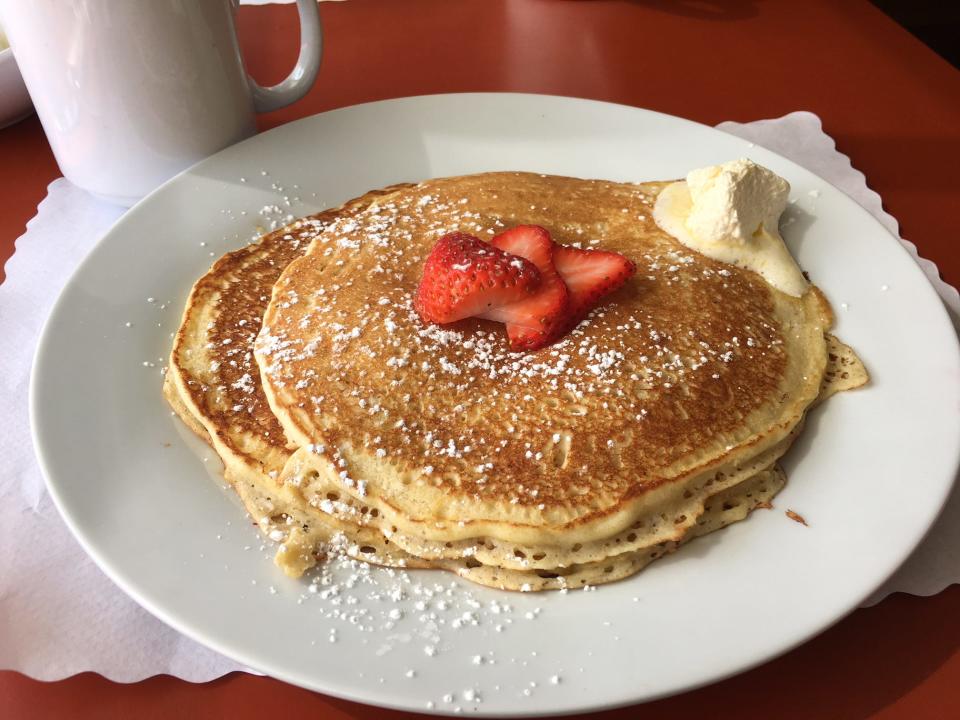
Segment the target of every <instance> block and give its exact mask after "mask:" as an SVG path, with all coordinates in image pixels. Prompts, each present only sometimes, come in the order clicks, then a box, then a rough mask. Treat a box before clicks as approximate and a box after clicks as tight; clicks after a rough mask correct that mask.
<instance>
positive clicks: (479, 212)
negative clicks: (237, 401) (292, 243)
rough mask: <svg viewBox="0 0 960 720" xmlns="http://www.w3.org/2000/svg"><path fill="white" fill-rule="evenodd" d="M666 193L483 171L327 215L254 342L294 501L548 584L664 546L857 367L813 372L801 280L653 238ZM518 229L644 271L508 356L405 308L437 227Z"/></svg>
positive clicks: (284, 279) (826, 322) (484, 330)
mask: <svg viewBox="0 0 960 720" xmlns="http://www.w3.org/2000/svg"><path fill="white" fill-rule="evenodd" d="M661 187H662V184H659V183H649V184H644V185H633V184H618V183H608V182H603V181H583V180H576V179H572V178H558V177H548V176H536V175H530V174H524V173H491V174H484V175H479V176H468V177H459V178H444V179H439V180H434V181H428V182H426V183H422V184H420V185H418V186H403V187H399V188H396V189H388V190H387V191H385V192H384V193H382V194H381V195H379V196H378V197H377V198H376V199H375V200H371V199H369V198H367V199H366V200H361V201H357V202H355V203H353V204H352V205H351V207H350V208H349V209H346V210H345V211H341V212H339V213H338V214H337V216H336V218H335V219H333V220H331V222H330V223H329V225H328V226H327V227H326V228H325V229H324V231H323V232H322V233H320V234H319V235H318V236H317V237H316V239H315V240H314V241H313V243H312V245H311V247H310V250H309V251H308V253H307V254H306V255H305V256H303V257H302V258H300V259H298V260H296V261H294V262H293V263H291V264H290V265H289V267H288V268H287V269H286V270H285V271H284V272H283V274H282V275H281V277H280V279H279V280H278V282H277V283H276V285H275V286H274V289H273V297H272V301H271V303H270V306H269V308H268V309H267V314H266V320H265V323H264V330H263V331H262V332H261V334H260V339H259V344H258V354H257V359H258V361H259V364H260V367H261V371H262V373H261V374H262V378H263V380H264V384H265V387H266V391H267V397H268V399H269V401H270V404H271V407H272V409H273V411H274V413H275V414H276V415H277V417H278V419H279V420H280V423H281V425H282V426H283V428H284V430H285V431H286V433H287V435H288V437H289V438H290V440H291V441H292V442H293V443H294V444H295V445H297V446H299V447H300V448H301V449H302V450H301V452H300V453H299V457H298V458H297V462H298V463H300V470H298V471H297V472H293V473H287V477H288V478H289V477H298V478H301V480H300V482H299V483H298V484H296V485H294V486H293V488H291V492H292V493H293V494H294V495H296V494H299V495H300V496H301V502H303V503H304V504H307V505H309V504H310V503H312V504H313V505H312V506H313V507H315V508H318V509H320V510H321V511H322V510H323V508H322V507H321V506H322V505H323V500H322V498H323V496H324V494H330V493H334V492H336V493H337V494H342V495H343V496H344V497H346V498H349V500H348V503H359V505H360V506H361V507H362V508H366V513H361V514H365V515H366V516H367V519H366V520H365V521H363V522H355V523H354V526H355V527H358V528H359V527H363V528H366V529H370V528H371V527H372V528H374V529H377V530H379V531H380V532H381V533H382V534H383V536H384V537H391V538H393V539H394V541H395V543H400V544H401V545H402V547H404V548H405V549H406V550H407V551H408V552H410V553H411V554H414V555H419V556H423V557H424V558H434V559H439V558H444V559H447V560H449V559H452V558H451V557H450V556H451V555H455V553H456V551H457V549H459V551H460V552H461V553H463V554H461V555H460V559H461V560H463V559H464V558H467V559H469V561H470V563H471V564H473V565H475V567H474V568H472V569H473V570H476V573H475V574H478V575H479V574H480V571H481V570H482V569H484V568H486V569H490V572H493V571H494V570H493V569H496V568H499V569H500V570H501V571H504V570H505V569H511V571H516V572H526V571H527V569H529V568H534V569H535V570H536V571H537V572H540V573H546V574H549V573H550V572H551V570H556V569H558V568H561V567H567V568H569V567H573V566H577V565H579V564H581V563H579V562H578V561H579V560H581V559H584V560H585V561H586V563H594V562H602V561H603V560H604V559H605V555H604V553H606V557H614V556H617V557H619V558H620V559H621V560H626V559H627V558H630V557H632V556H633V555H635V554H637V553H640V552H641V551H645V552H646V551H647V550H648V549H649V548H651V547H655V546H657V545H659V544H660V543H677V542H680V541H682V539H683V538H684V537H685V536H686V535H687V534H688V533H691V532H695V528H696V527H697V526H698V525H697V523H698V521H699V520H703V519H704V517H705V516H704V513H705V508H706V507H707V506H708V505H709V501H710V498H711V497H715V496H717V494H718V493H725V492H727V491H729V492H731V493H732V492H737V490H736V488H738V487H740V489H741V490H742V489H743V488H744V487H746V485H744V483H746V482H747V481H750V480H751V479H752V478H753V477H754V476H756V475H757V474H758V473H765V472H768V471H769V469H770V468H772V467H773V463H774V462H775V461H776V459H777V458H778V457H779V456H780V455H781V454H782V453H783V452H785V451H786V449H787V447H788V446H789V443H790V441H791V440H792V437H793V434H794V432H795V430H797V429H798V428H799V426H800V424H801V422H802V420H803V417H804V414H805V412H806V410H807V409H808V408H809V407H810V406H811V405H812V403H813V402H814V401H816V399H817V398H818V397H819V396H820V395H821V385H822V384H823V385H824V387H825V388H826V390H828V391H832V390H833V389H835V388H837V387H841V386H844V387H847V386H855V385H856V384H858V383H862V382H863V381H865V378H866V376H865V372H864V371H863V369H862V365H860V364H859V361H857V360H856V357H855V355H853V354H852V352H847V350H848V349H846V350H844V352H843V353H841V355H837V353H834V356H835V357H838V358H841V357H842V358H843V359H844V360H846V361H848V363H849V365H848V367H847V368H846V370H844V371H840V372H837V378H838V379H835V378H833V377H828V372H834V370H835V368H831V366H830V365H829V361H830V359H829V357H828V335H827V333H826V331H827V330H828V329H829V326H830V324H831V323H832V315H831V313H830V310H829V306H828V305H827V303H826V300H825V299H824V298H823V296H822V294H821V293H820V292H819V291H818V290H816V289H815V288H813V289H811V290H810V291H809V292H808V293H807V294H806V295H805V296H804V297H802V298H799V299H798V298H793V297H790V296H787V295H784V294H783V293H780V292H779V291H777V290H775V289H773V288H772V287H770V286H769V285H767V283H766V282H764V281H763V280H762V278H760V277H759V276H757V275H754V274H753V273H751V272H749V271H746V270H743V269H741V268H736V267H732V266H729V265H724V264H722V263H718V262H715V261H712V260H710V259H708V258H705V257H703V256H701V255H698V254H697V253H695V252H692V251H690V250H688V249H687V248H685V247H684V246H682V245H680V244H679V243H677V242H676V241H675V240H674V239H673V238H671V237H670V236H668V235H666V234H664V233H663V232H662V231H661V230H660V229H659V228H658V227H657V226H656V224H655V223H654V222H653V221H652V219H650V216H649V212H650V207H651V206H652V203H653V200H654V199H655V197H656V194H657V192H658V191H659V189H660V188H661ZM521 223H536V224H541V225H543V226H545V227H547V229H548V230H550V231H551V233H552V235H553V237H554V239H555V240H556V241H557V242H560V243H564V244H573V243H580V244H582V245H586V246H591V245H598V246H600V247H603V248H605V249H610V250H615V251H617V252H621V253H623V254H624V255H626V256H627V257H629V258H630V259H631V260H633V261H634V262H636V263H637V265H638V268H639V271H638V274H637V276H636V278H635V279H634V280H633V281H632V282H631V283H629V284H628V285H627V286H626V287H624V288H623V289H622V290H621V291H619V292H618V293H617V294H615V295H613V296H611V297H610V298H609V300H608V302H607V303H606V304H605V305H604V306H603V307H602V308H600V309H598V310H597V311H595V312H594V313H593V314H592V315H591V316H590V317H589V318H588V319H587V320H586V321H585V322H584V323H582V324H581V325H580V326H579V327H578V328H577V329H576V330H575V331H574V332H573V333H571V335H570V336H568V337H567V338H565V339H564V340H562V341H561V342H559V343H557V344H556V345H554V346H551V347H549V348H546V349H544V350H541V351H538V352H534V353H511V352H510V351H509V349H508V348H507V345H506V339H505V334H504V332H503V329H502V327H501V326H499V325H497V324H495V323H486V322H482V321H475V320H467V321H463V322H461V323H457V324H455V325H453V326H450V327H446V328H439V327H436V326H428V325H425V324H423V323H422V322H421V321H420V319H419V318H418V317H417V316H416V314H415V313H413V312H412V307H411V299H412V294H413V292H414V290H415V288H416V286H417V283H418V281H419V273H420V268H421V265H422V261H423V258H424V257H425V255H426V253H427V252H428V251H429V249H430V247H431V246H432V244H433V243H434V242H435V241H436V239H438V238H439V237H440V236H441V235H442V234H443V233H445V232H448V231H452V230H461V231H467V232H473V233H475V234H477V235H478V236H480V237H489V236H491V235H492V234H494V233H496V232H499V231H500V230H502V229H503V228H505V227H508V226H511V225H516V224H521ZM830 342H833V340H830ZM836 347H837V348H845V346H842V345H837V346H836ZM842 372H846V374H847V377H846V378H843V377H841V375H842ZM832 381H833V382H832ZM304 468H306V470H305V471H304V470H303V469H304ZM288 469H289V468H288ZM305 474H308V475H310V476H312V478H313V479H312V480H309V481H307V482H306V483H304V482H303V480H302V478H303V477H304V475H305ZM331 483H335V487H336V490H333V489H331ZM313 484H317V485H318V487H319V489H320V490H322V491H324V492H319V491H317V489H316V488H313V487H312V485H313ZM373 513H375V515H374V514H373ZM327 514H331V513H329V512H328V513H327ZM332 514H333V515H336V513H332ZM370 517H374V518H376V520H375V521H374V522H371V521H370V520H369V518H370ZM339 519H340V520H341V521H343V522H350V518H349V517H340V518H339ZM711 523H712V521H710V522H705V525H707V526H711ZM630 536H633V537H632V539H629V540H628V539H627V538H629V537H630ZM438 544H440V545H442V546H444V547H446V546H447V545H449V546H450V549H453V550H454V553H444V552H443V551H439V552H438V551H437V547H438ZM584 546H587V547H589V548H591V551H592V553H593V554H588V555H586V556H584V555H583V554H582V551H583V548H584ZM614 546H616V547H614ZM471 548H472V551H471ZM477 548H484V550H482V551H479V552H478V550H477ZM467 553H469V554H467ZM578 553H579V554H578ZM647 554H649V553H647ZM538 555H539V556H541V557H539V558H538V557H537V556H538ZM511 558H512V559H511ZM518 561H519V562H518ZM627 566H629V567H630V568H633V569H631V570H629V571H624V572H625V573H628V572H632V571H635V569H639V567H641V566H642V565H639V564H638V563H636V562H634V563H632V564H629V563H628V564H627V565H624V567H627ZM484 572H486V570H484ZM614 574H615V573H614ZM468 576H469V575H468ZM500 584H503V583H500ZM506 586H511V583H506Z"/></svg>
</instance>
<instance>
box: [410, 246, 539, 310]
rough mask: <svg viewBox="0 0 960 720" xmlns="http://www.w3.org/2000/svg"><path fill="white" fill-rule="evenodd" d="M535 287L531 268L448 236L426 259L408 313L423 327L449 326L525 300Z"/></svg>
mask: <svg viewBox="0 0 960 720" xmlns="http://www.w3.org/2000/svg"><path fill="white" fill-rule="evenodd" d="M539 286H540V272H539V270H538V269H537V266H536V265H535V264H534V263H532V262H530V261H529V260H525V259H524V258H522V257H518V256H516V255H511V254H510V253H508V252H505V251H503V250H501V249H499V248H496V247H494V246H493V245H491V244H490V243H485V242H483V240H480V239H479V238H476V237H474V236H473V235H468V234H467V233H460V232H453V233H448V234H447V235H444V236H443V237H442V238H440V240H438V241H437V244H436V245H434V246H433V250H431V251H430V255H428V256H427V261H426V263H424V266H423V278H422V279H421V280H420V286H419V287H418V288H417V295H416V297H415V298H414V308H415V309H416V311H417V313H418V314H419V315H420V317H421V318H423V319H424V320H426V321H427V322H435V323H449V322H454V321H456V320H462V319H463V318H466V317H474V316H477V315H480V314H481V313H482V312H484V311H486V310H489V309H490V308H494V307H498V306H500V305H505V304H507V303H515V302H517V301H518V300H523V299H524V298H529V297H531V296H532V295H533V294H534V293H535V292H536V290H537V288H538V287H539Z"/></svg>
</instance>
